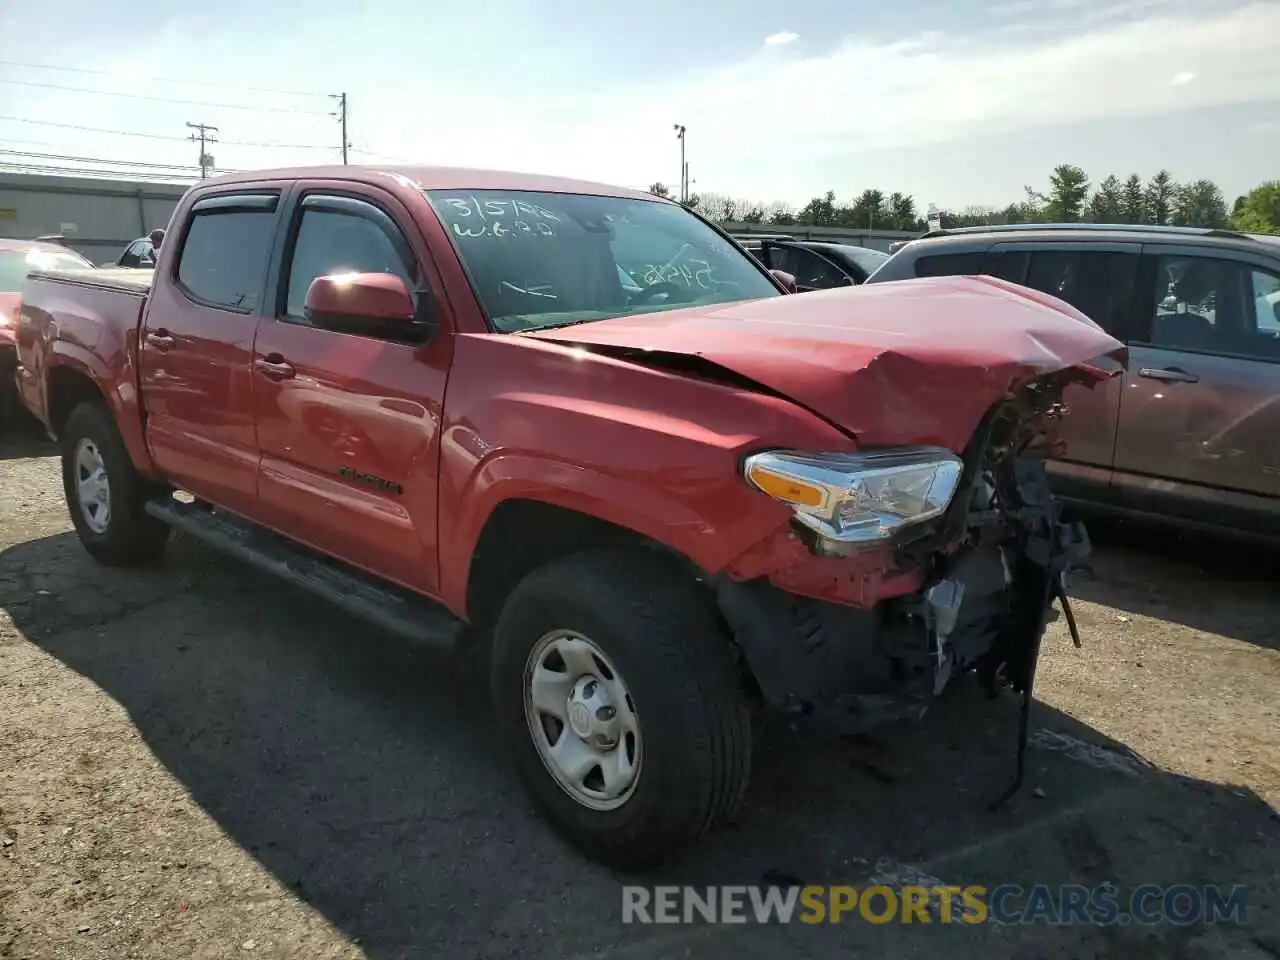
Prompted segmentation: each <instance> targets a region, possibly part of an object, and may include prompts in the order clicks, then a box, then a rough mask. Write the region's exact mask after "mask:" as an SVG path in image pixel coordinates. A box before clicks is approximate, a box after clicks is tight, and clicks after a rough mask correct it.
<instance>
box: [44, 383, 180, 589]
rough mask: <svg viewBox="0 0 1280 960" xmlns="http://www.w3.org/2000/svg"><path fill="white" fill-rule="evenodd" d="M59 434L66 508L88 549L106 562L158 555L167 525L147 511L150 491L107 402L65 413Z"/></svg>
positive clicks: (124, 562) (121, 563)
mask: <svg viewBox="0 0 1280 960" xmlns="http://www.w3.org/2000/svg"><path fill="white" fill-rule="evenodd" d="M61 439H62V486H63V491H64V492H65V494H66V498H67V509H68V510H69V511H70V512H71V522H72V524H74V526H75V528H76V533H77V534H78V535H79V537H80V542H81V543H82V544H83V545H84V548H85V549H86V550H88V551H89V554H90V555H91V556H92V557H93V558H94V559H95V560H97V561H99V562H100V563H105V564H108V565H110V566H125V565H128V564H132V563H140V562H142V561H145V560H150V559H152V558H154V557H156V556H159V555H160V554H161V553H162V552H163V551H164V548H165V544H166V543H167V542H168V539H169V528H168V527H167V526H165V524H163V523H161V522H160V521H159V520H157V519H156V518H155V517H152V516H150V515H149V514H148V513H147V512H146V510H145V505H146V500H147V497H148V496H149V495H150V494H151V493H152V492H153V491H152V490H151V488H150V484H148V483H147V482H146V481H145V480H144V479H143V478H142V477H140V476H139V475H138V471H137V470H136V469H135V468H134V466H133V461H132V460H130V458H129V451H128V450H127V449H126V448H125V445H124V440H123V438H121V436H120V431H119V430H118V429H117V428H116V423H115V420H114V419H113V418H112V416H111V412H110V411H109V410H108V409H107V408H106V406H105V405H104V404H102V403H100V402H97V403H95V402H87V403H82V404H80V406H78V407H76V408H75V409H74V410H72V411H71V415H70V416H69V417H67V422H66V426H64V427H63V429H62V437H61Z"/></svg>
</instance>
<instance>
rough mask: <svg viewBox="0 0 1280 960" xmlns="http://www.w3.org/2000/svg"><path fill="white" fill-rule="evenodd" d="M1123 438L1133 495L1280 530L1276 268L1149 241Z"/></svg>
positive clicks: (1121, 450)
mask: <svg viewBox="0 0 1280 960" xmlns="http://www.w3.org/2000/svg"><path fill="white" fill-rule="evenodd" d="M1143 261H1144V263H1143V286H1144V288H1145V294H1146V309H1145V312H1144V317H1143V323H1142V325H1141V327H1140V329H1138V330H1137V331H1135V337H1134V341H1133V346H1132V347H1131V350H1130V362H1129V370H1128V372H1127V374H1126V375H1125V388H1124V399H1123V402H1122V404H1121V412H1120V427H1119V432H1118V435H1117V442H1116V471H1117V481H1118V482H1120V483H1122V484H1123V486H1124V489H1125V491H1126V495H1127V497H1128V500H1129V502H1130V504H1131V505H1133V506H1136V507H1140V508H1141V507H1151V508H1155V509H1160V510H1162V511H1165V510H1167V511H1172V512H1175V513H1178V514H1181V515H1183V516H1187V517H1188V518H1190V519H1200V520H1205V521H1208V522H1212V523H1219V524H1227V525H1231V526H1243V527H1245V528H1248V529H1258V528H1259V526H1262V527H1266V528H1268V532H1276V531H1280V328H1278V326H1277V317H1276V312H1275V307H1274V305H1273V303H1272V300H1271V297H1272V295H1273V293H1274V291H1276V290H1280V269H1277V267H1276V266H1275V265H1273V264H1272V263H1270V262H1269V261H1267V260H1265V259H1262V258H1260V257H1252V256H1248V255H1245V254H1239V253H1235V252H1219V251H1217V250H1214V251H1206V250H1205V249H1204V248H1203V247H1179V246H1175V245H1147V246H1145V247H1144V257H1143Z"/></svg>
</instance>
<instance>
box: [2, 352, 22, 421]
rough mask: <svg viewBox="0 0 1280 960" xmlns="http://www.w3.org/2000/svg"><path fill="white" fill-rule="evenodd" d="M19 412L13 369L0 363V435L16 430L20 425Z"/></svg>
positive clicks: (20, 406)
mask: <svg viewBox="0 0 1280 960" xmlns="http://www.w3.org/2000/svg"><path fill="white" fill-rule="evenodd" d="M21 411H22V405H21V404H20V403H19V402H18V385H17V384H16V383H14V382H13V367H12V366H10V365H9V364H7V363H3V362H0V433H9V432H12V431H14V430H16V429H17V427H18V426H19V425H20V424H21Z"/></svg>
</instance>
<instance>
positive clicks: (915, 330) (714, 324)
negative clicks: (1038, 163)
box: [526, 277, 1127, 452]
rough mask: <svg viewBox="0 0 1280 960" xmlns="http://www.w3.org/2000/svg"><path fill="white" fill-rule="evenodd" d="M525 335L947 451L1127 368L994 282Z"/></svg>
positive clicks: (1057, 317)
mask: <svg viewBox="0 0 1280 960" xmlns="http://www.w3.org/2000/svg"><path fill="white" fill-rule="evenodd" d="M526 336H531V337H537V338H539V339H545V340H552V341H556V342H559V343H564V344H573V345H583V346H588V345H589V346H595V347H599V348H603V349H606V350H607V349H609V348H613V349H623V350H641V351H654V352H655V353H656V354H668V355H677V356H696V357H700V358H702V359H703V360H704V361H709V362H711V363H714V364H716V365H718V366H720V367H724V368H727V369H728V370H731V371H733V372H734V373H736V374H738V375H740V376H743V377H748V378H750V379H751V380H754V381H755V382H757V383H759V384H761V385H763V386H765V387H767V388H769V389H770V390H772V391H774V392H777V393H780V394H783V395H785V396H787V397H789V398H790V399H792V400H794V401H795V402H797V403H799V404H802V405H804V406H805V407H808V408H809V409H810V410H813V411H814V412H816V413H818V414H820V415H821V416H823V417H825V418H827V419H828V420H831V421H833V422H835V423H837V424H839V425H840V426H841V427H843V428H844V429H846V430H848V431H849V432H851V433H852V434H853V435H854V436H855V437H856V438H857V439H858V440H859V441H860V442H862V443H864V444H868V445H881V444H910V443H932V444H941V445H943V446H945V447H947V448H949V449H951V450H955V451H957V452H959V451H961V450H963V448H964V446H965V445H966V444H967V443H968V441H969V438H970V437H971V436H972V435H973V432H974V430H975V429H976V428H977V425H978V423H979V421H980V420H981V419H982V417H983V415H984V414H985V413H986V411H987V410H988V408H990V406H991V405H992V404H993V403H995V402H996V400H997V399H999V398H1000V397H1001V396H1003V395H1004V394H1005V393H1006V392H1008V391H1009V390H1011V389H1013V388H1016V387H1018V386H1020V385H1022V384H1024V383H1026V382H1028V381H1030V380H1032V379H1034V378H1036V377H1040V376H1044V375H1045V374H1049V373H1054V372H1057V371H1061V370H1066V369H1068V368H1071V367H1076V366H1077V365H1080V364H1085V363H1087V362H1089V361H1093V360H1097V359H1099V358H1102V357H1104V356H1110V357H1113V358H1115V359H1117V360H1119V361H1121V362H1126V361H1127V353H1126V351H1125V348H1124V346H1123V345H1122V344H1121V343H1120V342H1119V341H1118V340H1116V339H1115V338H1113V337H1111V336H1110V335H1108V334H1107V333H1105V332H1104V331H1103V330H1102V328H1101V327H1099V326H1098V325H1097V324H1095V323H1093V322H1092V321H1091V320H1089V319H1088V318H1087V317H1086V316H1085V315H1084V314H1083V313H1081V312H1080V311H1079V310H1076V309H1075V308H1074V307H1072V306H1070V305H1068V304H1066V303H1064V302H1063V301H1061V300H1058V299H1056V298H1055V297H1051V296H1049V295H1047V294H1043V293H1039V292H1038V291H1035V290H1030V289H1028V288H1025V287H1020V286H1017V285H1015V284H1012V283H1008V282H1006V281H1003V280H998V279H996V278H993V277H937V278H929V279H922V280H904V281H900V282H895V283H884V284H867V285H864V286H859V287H854V288H852V289H850V288H844V289H835V290H824V291H818V292H814V293H805V294H798V295H789V296H781V297H776V298H771V299H767V300H748V301H743V302H739V303H731V304H726V305H724V306H720V307H714V308H711V309H689V310H673V311H670V312H667V313H658V314H647V315H638V316H633V317H617V318H614V319H609V320H598V321H594V322H591V323H583V324H578V325H575V326H570V327H561V328H559V329H553V330H544V331H539V332H536V333H530V334H526ZM656 359H657V357H655V360H656ZM641 362H643V361H641ZM1096 377H1097V378H1101V377H1100V376H1098V375H1096Z"/></svg>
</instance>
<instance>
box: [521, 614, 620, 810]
mask: <svg viewBox="0 0 1280 960" xmlns="http://www.w3.org/2000/svg"><path fill="white" fill-rule="evenodd" d="M524 712H525V718H526V719H527V720H528V722H529V735H530V736H532V737H533V743H534V746H535V747H537V750H538V756H540V757H541V758H542V762H543V764H544V765H545V766H546V768H547V772H548V773H550V774H551V776H552V777H553V778H554V779H555V781H556V783H558V784H559V785H560V788H561V789H562V790H564V792H565V793H567V794H569V796H571V797H573V799H574V800H576V801H578V803H580V804H582V805H583V806H584V807H587V808H589V809H591V810H616V809H618V808H619V807H621V806H622V805H623V804H624V803H626V802H627V800H629V799H630V798H631V794H632V792H633V791H634V790H635V787H636V784H637V783H638V782H639V780H640V760H641V752H640V722H639V718H638V717H637V715H636V707H635V702H634V701H633V700H632V699H631V694H630V692H629V691H628V690H627V686H626V684H625V683H623V681H622V676H621V675H620V674H619V673H618V671H617V669H616V668H615V667H614V665H613V663H612V662H610V660H609V658H608V657H607V656H605V654H604V652H603V651H602V650H601V649H600V648H599V647H598V646H596V645H595V644H594V643H592V642H591V641H590V640H589V639H587V638H586V637H584V636H583V635H582V634H579V633H574V632H572V631H569V630H554V631H552V632H551V633H548V634H545V635H543V636H542V637H541V639H539V640H538V642H537V643H535V644H534V645H533V650H532V651H530V653H529V659H528V660H527V661H526V663H525V669H524Z"/></svg>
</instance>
